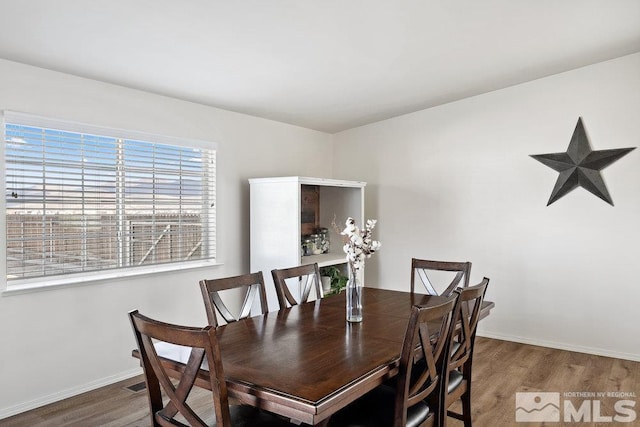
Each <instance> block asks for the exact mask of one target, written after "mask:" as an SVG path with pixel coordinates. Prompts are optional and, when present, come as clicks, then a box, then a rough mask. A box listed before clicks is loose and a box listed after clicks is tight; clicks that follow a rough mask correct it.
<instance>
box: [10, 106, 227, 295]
mask: <svg viewBox="0 0 640 427" xmlns="http://www.w3.org/2000/svg"><path fill="white" fill-rule="evenodd" d="M4 121H5V129H4V130H5V185H6V245H7V280H8V284H9V285H11V280H15V279H25V278H35V277H45V276H46V277H48V276H55V275H64V274H72V273H80V272H83V273H86V272H93V271H100V270H104V269H117V268H129V267H136V266H142V265H150V264H164V263H172V262H186V261H195V260H204V259H213V258H215V165H216V152H215V147H214V148H213V149H211V148H202V147H203V146H206V145H208V146H209V147H212V144H206V143H202V142H195V141H183V140H177V139H173V138H168V137H164V136H156V135H148V134H141V133H137V132H131V131H121V130H116V129H106V128H101V127H95V126H89V125H82V124H77V123H69V122H63V121H58V120H52V119H45V118H41V117H35V116H31V115H26V114H19V113H12V112H5V114H4Z"/></svg>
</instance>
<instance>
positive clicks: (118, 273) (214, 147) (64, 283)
mask: <svg viewBox="0 0 640 427" xmlns="http://www.w3.org/2000/svg"><path fill="white" fill-rule="evenodd" d="M7 123H10V124H14V123H15V124H20V125H26V126H34V127H41V128H52V129H60V130H64V131H68V132H78V133H83V134H94V135H100V136H107V137H112V138H121V139H125V140H136V141H146V142H150V143H154V144H167V145H172V146H178V147H186V148H197V149H203V150H209V151H210V152H211V159H212V163H211V165H212V169H213V170H212V171H210V178H211V182H210V185H209V187H208V188H207V189H205V192H204V194H202V202H203V203H205V202H206V203H207V204H209V205H210V207H211V209H206V212H202V215H204V216H206V218H207V221H206V222H205V221H203V222H202V225H203V236H204V237H203V238H205V239H206V246H207V247H208V252H209V254H210V256H208V257H206V258H201V259H197V260H190V261H184V260H182V261H171V262H163V263H158V264H148V265H139V266H124V267H115V268H109V269H107V270H96V271H86V272H74V273H63V274H59V275H50V276H39V277H29V278H18V279H12V280H10V281H9V280H8V279H7V273H8V266H7V244H8V242H7V238H8V231H7V201H6V198H3V201H2V203H3V205H2V206H3V210H4V212H5V214H4V215H3V216H2V220H1V221H0V227H2V228H3V237H2V239H3V243H4V244H3V245H2V248H1V249H0V256H2V259H3V266H4V268H3V269H4V272H3V274H4V276H3V281H4V282H3V283H2V285H0V292H1V293H2V295H3V296H4V295H12V294H20V293H25V292H31V291H37V290H45V289H51V288H58V287H68V286H76V285H85V284H91V283H97V282H103V281H105V280H112V279H121V278H127V277H143V276H147V275H153V274H158V273H164V272H170V271H178V270H185V269H194V268H204V267H211V266H215V265H220V263H219V262H218V254H217V224H216V219H217V201H216V195H217V155H218V144H217V143H215V142H210V141H203V140H196V139H191V138H177V137H172V136H166V135H159V134H153V133H148V132H141V131H134V130H125V129H117V128H111V127H104V126H97V125H91V124H85V123H80V122H75V121H68V120H61V119H54V118H49V117H43V116H37V115H33V114H27V113H20V112H14V111H9V110H5V111H2V112H1V113H0V133H1V135H2V138H3V139H2V140H3V143H2V148H0V162H1V163H2V167H3V173H2V177H1V184H2V185H3V186H4V189H5V191H6V188H7V174H6V171H7V169H6V167H7V164H6V124H7ZM205 227H206V228H208V229H210V231H208V232H205V231H204V228H205ZM203 246H204V245H203Z"/></svg>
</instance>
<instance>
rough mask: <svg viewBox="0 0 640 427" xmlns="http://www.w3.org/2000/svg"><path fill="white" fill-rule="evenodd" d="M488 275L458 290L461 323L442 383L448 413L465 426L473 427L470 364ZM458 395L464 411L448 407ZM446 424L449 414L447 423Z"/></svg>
mask: <svg viewBox="0 0 640 427" xmlns="http://www.w3.org/2000/svg"><path fill="white" fill-rule="evenodd" d="M488 285H489V279H488V278H486V277H485V278H484V279H482V281H481V282H480V283H479V284H478V285H476V286H470V287H467V288H461V289H457V290H456V291H455V293H457V294H459V297H458V301H459V303H458V309H457V310H456V315H455V322H456V324H458V327H457V328H456V329H455V330H454V331H453V333H452V337H451V350H450V351H449V353H448V358H447V359H448V360H447V363H446V366H447V374H446V376H445V377H446V382H445V386H444V387H443V391H446V393H444V398H443V401H444V408H445V411H446V415H447V416H449V417H453V418H456V419H458V420H462V421H463V422H464V426H465V427H471V367H472V362H473V348H474V344H475V340H476V330H477V327H478V320H480V309H481V307H482V302H483V301H484V295H485V293H486V292H487V286H488ZM458 399H460V400H461V401H462V413H457V412H453V411H451V410H449V408H450V407H451V405H453V404H454V403H455V402H456V401H457V400H458ZM444 425H446V417H445V423H444Z"/></svg>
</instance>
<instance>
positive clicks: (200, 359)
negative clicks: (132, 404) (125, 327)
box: [129, 310, 292, 427]
mask: <svg viewBox="0 0 640 427" xmlns="http://www.w3.org/2000/svg"><path fill="white" fill-rule="evenodd" d="M129 319H130V321H131V325H132V327H133V332H134V334H135V338H136V342H137V344H138V350H139V352H140V360H141V363H142V368H143V370H144V377H145V382H146V386H147V393H148V396H147V397H148V400H149V407H150V410H151V425H152V426H154V427H158V426H185V425H186V424H183V422H184V420H186V421H187V423H188V425H190V426H192V427H206V426H210V425H211V424H207V423H206V422H205V420H203V419H202V417H201V414H198V413H196V411H195V410H194V408H193V407H192V406H191V405H190V404H189V402H187V398H188V396H189V393H190V392H191V390H192V388H193V387H194V384H195V383H196V381H203V379H202V377H200V376H199V375H198V374H199V372H200V370H201V368H202V369H206V370H208V371H209V375H208V382H209V384H208V385H207V388H209V387H210V389H211V392H212V396H213V409H214V411H215V424H213V425H215V426H220V427H231V426H238V425H243V426H244V425H246V426H255V427H266V426H270V427H276V426H277V427H280V426H282V427H284V426H289V427H290V426H291V425H292V424H290V423H289V422H287V421H284V420H282V419H281V418H279V417H277V416H276V415H274V414H270V413H268V412H264V411H261V410H259V409H257V408H255V407H252V406H248V405H234V406H231V407H230V406H229V399H228V396H227V385H226V382H225V379H224V372H223V367H222V359H221V356H220V348H219V346H218V339H217V336H216V328H215V327H213V326H211V325H209V326H206V327H204V328H196V327H189V326H179V325H172V324H169V323H164V322H160V321H157V320H154V319H150V318H148V317H146V316H143V315H142V314H140V313H139V312H138V310H134V311H131V312H130V313H129ZM154 342H156V343H155V344H154ZM157 342H160V344H164V345H174V346H183V347H186V348H187V349H189V350H188V356H187V360H186V363H185V365H184V368H183V369H181V370H180V372H176V374H177V375H178V374H179V375H178V376H179V378H177V379H176V380H177V384H176V385H174V382H173V381H172V379H171V378H170V377H169V375H168V374H167V371H166V370H165V369H164V367H163V366H162V361H161V359H160V356H158V352H157V351H156V346H157V345H158V343H157ZM165 402H166V403H165ZM182 418H184V420H182ZM181 420H182V421H181Z"/></svg>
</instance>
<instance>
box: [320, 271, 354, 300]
mask: <svg viewBox="0 0 640 427" xmlns="http://www.w3.org/2000/svg"><path fill="white" fill-rule="evenodd" d="M320 276H321V277H323V278H324V277H326V278H328V279H329V280H330V283H331V285H330V287H329V291H328V292H327V291H325V295H335V294H339V293H340V292H342V291H343V290H344V289H345V288H346V286H347V280H349V278H348V277H347V276H345V275H344V274H342V271H340V269H339V268H338V267H336V266H335V265H330V266H327V267H320Z"/></svg>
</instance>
